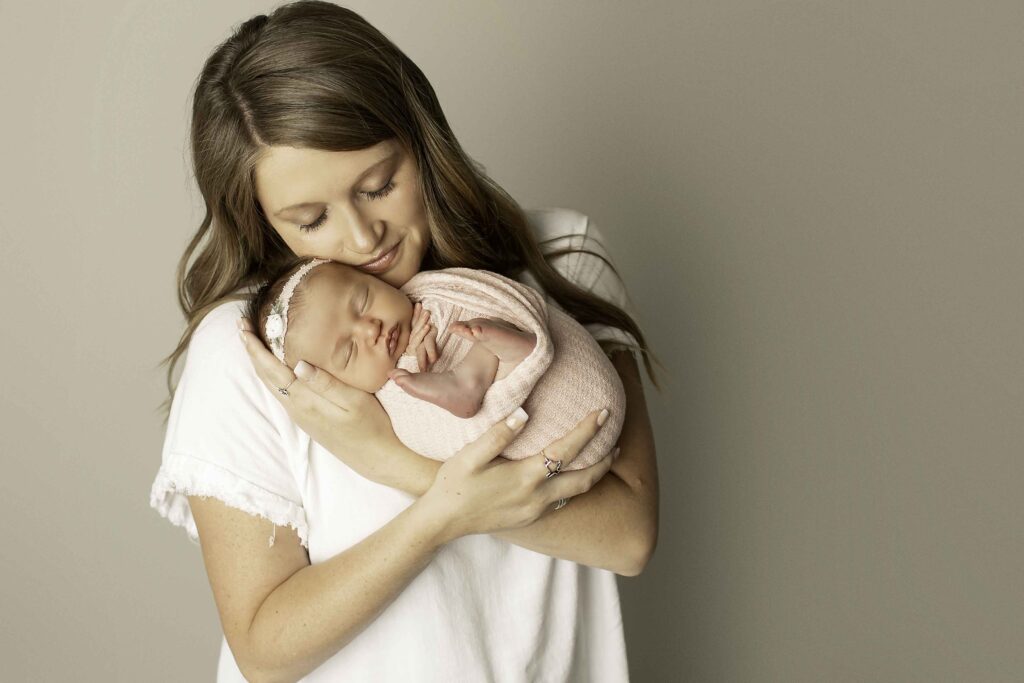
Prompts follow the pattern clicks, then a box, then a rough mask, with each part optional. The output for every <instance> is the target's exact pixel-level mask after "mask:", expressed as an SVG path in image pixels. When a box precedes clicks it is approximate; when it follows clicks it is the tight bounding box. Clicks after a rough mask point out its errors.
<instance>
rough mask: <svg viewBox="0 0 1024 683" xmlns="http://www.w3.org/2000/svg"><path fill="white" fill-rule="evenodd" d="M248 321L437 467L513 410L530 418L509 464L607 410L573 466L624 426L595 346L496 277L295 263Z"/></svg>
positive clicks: (554, 312)
mask: <svg viewBox="0 0 1024 683" xmlns="http://www.w3.org/2000/svg"><path fill="white" fill-rule="evenodd" d="M247 316H248V317H249V319H250V321H251V322H252V323H253V328H254V329H255V330H257V333H258V334H259V336H260V338H261V339H262V340H263V342H264V343H265V344H266V345H267V346H268V348H270V350H271V351H273V352H274V354H275V355H276V356H277V357H278V359H279V360H281V361H282V362H283V363H285V364H286V365H288V366H289V367H291V368H294V367H295V364H296V363H298V361H299V360H300V359H302V360H305V361H306V362H307V363H310V364H312V365H315V366H317V367H320V368H323V369H324V370H326V371H327V372H329V373H331V374H332V375H334V376H335V377H337V378H338V379H339V380H341V381H342V382H345V383H346V384H348V385H350V386H353V387H356V388H359V389H362V390H364V391H367V392H371V393H374V394H375V395H376V396H377V398H378V400H380V402H381V405H382V406H383V407H384V409H385V411H387V412H388V415H389V416H390V417H391V420H392V426H393V427H394V428H395V433H396V435H397V436H398V437H399V439H401V440H402V441H403V442H404V443H405V444H406V445H407V446H409V447H410V448H412V449H413V450H415V451H417V452H419V453H421V454H422V455H425V456H427V457H433V458H435V459H440V460H443V459H446V458H447V457H449V456H451V455H452V454H453V453H455V452H456V451H457V450H458V449H459V448H461V447H462V446H463V445H464V444H465V443H468V442H469V441H470V440H472V439H473V438H476V436H479V435H480V434H482V433H483V431H486V429H487V428H488V427H489V426H490V425H492V424H494V423H495V422H497V421H498V420H499V419H502V418H503V417H504V416H505V415H507V414H508V413H510V412H512V411H513V410H514V409H515V408H516V407H517V406H519V405H522V407H523V409H524V410H526V412H527V413H528V414H529V415H531V420H530V421H529V422H528V423H527V426H526V427H524V429H523V431H522V432H521V433H520V434H519V435H518V436H517V437H516V440H515V441H514V442H513V443H512V444H510V446H509V447H508V448H507V449H506V452H505V453H503V455H504V456H505V457H507V458H512V459H516V458H519V457H528V456H530V455H533V454H534V453H537V452H539V451H540V450H541V448H543V447H544V446H546V445H547V444H548V443H550V442H551V441H553V440H554V439H556V438H558V437H560V436H561V435H562V434H564V433H566V432H568V431H569V429H571V428H572V426H574V425H575V424H576V422H578V421H579V420H580V419H582V418H583V417H584V416H585V415H586V414H588V413H589V412H592V411H593V410H597V409H600V408H605V407H607V408H608V409H609V411H610V415H609V421H608V422H606V423H605V425H604V427H603V428H602V429H601V430H600V431H599V432H598V435H597V436H595V437H594V439H592V440H591V442H590V443H589V444H588V445H587V447H585V448H584V451H581V453H580V454H579V455H578V456H577V457H576V459H575V460H573V462H572V463H570V464H569V465H568V466H566V468H565V469H579V468H581V467H585V466H587V465H589V464H593V463H594V462H596V461H597V460H599V459H600V458H601V457H603V456H604V455H605V454H606V453H607V452H608V451H610V450H611V448H612V447H613V446H614V444H615V441H616V440H617V438H618V434H619V431H620V429H621V425H622V417H623V413H624V410H625V395H624V391H623V389H622V384H621V381H620V380H619V378H618V374H617V373H616V372H615V370H614V368H613V367H612V366H611V363H610V361H608V359H607V357H606V356H605V355H604V353H603V352H602V351H601V349H600V347H599V346H598V345H597V343H596V342H595V341H594V340H593V338H592V337H590V335H589V333H587V332H586V330H585V329H584V328H583V327H582V326H581V325H579V323H577V322H576V321H575V320H573V319H572V318H571V317H570V316H569V315H568V314H566V313H564V312H563V311H561V310H560V309H557V308H555V307H553V306H552V307H548V306H547V305H546V302H545V301H544V299H543V297H541V296H540V294H539V293H538V292H536V291H535V290H533V289H532V288H530V287H527V286H526V285H523V284H521V283H518V282H515V281H514V280H511V279H509V278H506V277H504V276H502V275H499V274H497V273H491V272H489V271H484V270H471V269H467V268H448V269H443V270H437V271H424V272H421V273H419V274H417V275H415V276H414V277H413V278H411V279H410V280H409V281H408V282H407V283H406V284H405V285H403V287H402V288H401V289H395V288H394V287H392V286H390V285H389V284H387V283H386V282H384V281H383V280H380V279H378V278H376V277H373V276H372V275H370V274H368V273H364V272H363V271H360V270H358V269H356V268H353V267H351V266H348V265H345V264H341V263H338V262H336V261H329V260H326V259H300V260H299V261H298V262H295V263H292V264H291V265H289V266H288V267H287V268H285V270H284V271H283V272H281V273H279V274H278V275H277V276H275V277H273V278H272V279H271V280H270V281H269V282H267V283H266V284H265V285H263V286H262V287H261V288H260V289H259V290H258V291H257V292H256V293H255V294H254V295H253V297H252V298H251V299H250V301H249V306H248V311H247ZM286 338H287V344H286V343H285V341H286ZM560 342H561V343H560ZM423 345H427V346H428V347H429V351H430V353H429V354H426V353H424V352H423V351H424V349H422V348H421V346H423ZM431 356H433V357H434V359H433V362H431ZM424 358H425V359H426V362H425V363H424V365H423V366H422V367H421V366H420V363H419V360H418V359H424ZM559 430H561V431H559ZM545 439H546V440H545Z"/></svg>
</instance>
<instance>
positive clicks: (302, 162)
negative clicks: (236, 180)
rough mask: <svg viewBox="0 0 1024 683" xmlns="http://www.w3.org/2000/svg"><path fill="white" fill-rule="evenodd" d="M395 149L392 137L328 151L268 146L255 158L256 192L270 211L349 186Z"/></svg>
mask: <svg viewBox="0 0 1024 683" xmlns="http://www.w3.org/2000/svg"><path fill="white" fill-rule="evenodd" d="M396 151H398V146H397V145H396V144H395V143H394V142H393V141H391V140H385V141H383V142H380V143H378V144H376V145H374V146H373V147H367V148H366V149H357V150H349V151H341V152H331V151H327V150H322V149H311V148H307V147H286V146H280V145H274V146H271V147H267V148H266V149H265V150H264V151H263V153H262V155H261V156H260V159H259V160H258V161H257V162H256V167H255V169H254V178H255V183H256V195H257V197H258V198H259V200H260V203H262V204H263V205H264V208H265V209H266V210H267V211H269V212H271V213H273V212H275V211H278V210H280V209H282V208H284V207H286V206H291V205H292V204H295V203H299V202H303V201H307V200H308V199H310V198H312V197H318V196H323V195H325V194H326V193H328V192H333V191H336V190H337V188H338V187H351V186H352V184H354V183H355V181H356V179H357V178H359V176H360V175H361V174H362V173H363V172H364V171H366V169H367V168H369V167H370V166H372V165H373V164H374V163H375V162H377V161H380V160H381V158H383V157H385V156H388V155H390V154H391V153H392V152H396Z"/></svg>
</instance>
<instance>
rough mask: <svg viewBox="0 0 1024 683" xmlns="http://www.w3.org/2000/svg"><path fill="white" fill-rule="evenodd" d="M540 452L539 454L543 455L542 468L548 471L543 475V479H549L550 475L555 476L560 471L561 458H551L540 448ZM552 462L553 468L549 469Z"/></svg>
mask: <svg viewBox="0 0 1024 683" xmlns="http://www.w3.org/2000/svg"><path fill="white" fill-rule="evenodd" d="M540 453H541V455H543V456H544V468H545V469H546V470H547V471H548V473H547V474H546V475H544V478H545V479H550V478H551V477H553V476H555V475H556V474H558V473H559V472H561V471H562V461H561V460H552V459H551V458H549V457H548V456H547V453H545V452H544V450H541V452H540ZM552 464H554V465H555V469H551V465H552Z"/></svg>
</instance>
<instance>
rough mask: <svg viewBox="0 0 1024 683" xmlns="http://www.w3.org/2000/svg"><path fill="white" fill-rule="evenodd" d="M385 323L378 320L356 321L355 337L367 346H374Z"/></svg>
mask: <svg viewBox="0 0 1024 683" xmlns="http://www.w3.org/2000/svg"><path fill="white" fill-rule="evenodd" d="M383 327H384V323H382V322H381V321H380V319H378V318H359V319H358V320H356V324H355V329H354V330H353V335H354V336H355V337H357V338H359V339H362V340H363V342H365V343H367V344H373V343H374V342H375V341H376V340H377V338H378V337H380V333H381V331H382V329H381V328H383Z"/></svg>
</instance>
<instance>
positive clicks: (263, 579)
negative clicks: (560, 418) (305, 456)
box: [188, 422, 608, 683]
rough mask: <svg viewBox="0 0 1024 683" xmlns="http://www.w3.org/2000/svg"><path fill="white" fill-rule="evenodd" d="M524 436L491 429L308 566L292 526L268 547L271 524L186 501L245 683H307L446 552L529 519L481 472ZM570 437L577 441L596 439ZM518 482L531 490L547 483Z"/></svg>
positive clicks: (494, 475) (490, 471) (502, 483)
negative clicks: (379, 520)
mask: <svg viewBox="0 0 1024 683" xmlns="http://www.w3.org/2000/svg"><path fill="white" fill-rule="evenodd" d="M521 429H522V424H520V425H519V426H517V427H515V428H512V427H510V426H509V425H508V424H507V423H506V422H499V423H497V424H496V425H494V426H492V427H491V428H490V429H489V430H488V431H487V432H485V433H484V435H483V436H482V437H481V438H480V439H478V440H476V441H474V442H472V443H470V444H467V445H466V446H465V447H463V448H462V449H461V450H460V451H459V452H458V453H456V454H455V455H454V456H452V457H451V458H450V459H449V460H447V461H446V462H445V463H444V467H443V468H441V469H440V471H439V473H438V477H437V483H436V485H435V486H432V487H431V488H430V489H429V490H428V491H427V492H426V493H425V494H424V495H423V496H421V497H420V498H418V499H417V500H415V501H413V503H412V504H411V505H410V506H408V507H407V508H406V509H404V510H403V511H402V512H400V513H399V514H398V515H396V516H395V517H394V518H392V519H391V521H389V522H388V523H387V524H385V525H384V526H382V527H381V528H380V529H378V530H377V531H375V532H374V533H372V534H370V535H369V536H367V537H366V538H364V539H363V540H362V541H360V542H359V543H357V544H355V545H353V546H352V547H350V548H348V549H346V550H344V551H342V552H340V553H338V554H337V555H335V556H333V557H331V558H330V559H328V560H325V561H324V562H318V563H317V564H315V565H313V564H310V561H309V556H308V554H307V553H306V551H305V549H304V548H303V547H302V545H301V544H300V542H299V537H298V534H296V533H295V531H294V530H292V529H291V528H289V527H282V528H281V529H280V530H277V531H276V533H275V543H274V545H273V546H268V545H267V542H266V538H267V530H266V527H267V520H265V519H263V518H261V517H257V516H256V515H251V514H249V513H246V512H243V511H241V510H237V509H235V508H232V507H229V506H228V505H226V504H225V503H223V502H221V501H220V500H218V499H217V498H213V497H197V496H191V495H190V496H188V501H189V507H190V508H191V510H192V516H193V519H194V520H195V523H196V529H197V530H198V532H199V541H200V545H201V547H202V551H203V561H204V563H205V565H206V572H207V576H208V578H209V581H210V587H211V589H212V590H213V596H214V601H215V602H216V604H217V610H218V613H219V615H220V620H221V625H222V627H223V630H224V636H225V638H226V639H227V641H228V645H229V646H230V648H231V652H232V654H233V655H234V657H235V662H236V663H237V664H238V667H239V669H240V670H241V671H242V673H243V674H244V675H245V677H246V680H249V681H256V682H259V683H263V682H264V681H268V682H269V681H273V682H277V681H296V680H298V679H300V678H302V677H303V676H305V675H306V674H308V673H310V672H311V671H313V670H314V669H316V668H317V667H318V666H320V665H321V664H322V663H323V662H324V661H326V660H327V659H329V658H330V657H331V656H333V655H334V653H336V652H338V651H339V650H341V649H342V648H343V647H345V646H346V645H347V644H348V643H349V642H350V641H351V640H352V639H353V638H355V637H356V636H357V635H358V634H359V633H361V632H362V631H363V629H365V628H366V627H367V626H368V625H369V624H371V623H372V622H373V621H374V620H375V619H376V618H377V617H378V616H380V614H381V613H382V612H383V611H384V610H385V609H386V608H387V607H388V605H390V604H391V603H392V602H393V601H394V600H395V598H396V597H397V596H398V594H399V593H401V592H402V591H403V590H404V589H405V588H406V586H408V585H409V583H411V582H412V579H413V578H415V577H416V576H417V575H419V573H420V572H421V571H423V569H424V568H425V567H426V566H427V565H428V564H430V562H431V560H432V559H433V557H434V555H435V553H436V552H437V550H438V549H439V548H440V547H441V546H442V545H444V544H445V543H447V542H449V541H451V540H453V539H455V538H459V537H461V536H464V535H467V534H474V533H488V532H491V531H493V530H495V529H503V528H507V527H510V526H520V525H523V524H529V523H530V522H532V521H534V520H535V519H536V517H537V515H536V514H534V513H533V512H530V511H524V510H523V509H522V505H521V504H520V501H519V497H518V496H517V495H516V493H515V490H514V489H515V487H510V486H509V485H508V482H507V481H506V480H505V479H504V477H503V475H502V474H501V473H498V472H495V470H494V468H488V467H487V463H489V462H490V461H491V460H493V459H494V458H495V457H496V456H497V454H498V453H500V452H501V451H502V450H503V449H504V448H505V447H507V446H508V444H509V443H511V441H512V439H513V438H515V436H516V434H518V433H519V432H520V431H521ZM577 431H580V434H579V435H578V437H577V441H581V440H585V439H589V438H590V437H591V436H592V435H593V430H589V429H587V430H577ZM562 441H564V439H563V440H560V442H562ZM556 443H558V447H559V448H564V445H563V444H561V443H559V442H556ZM607 464H608V463H607V460H606V461H605V463H604V468H605V469H602V470H599V471H600V473H601V474H603V473H604V472H605V471H606V470H607ZM575 474H578V473H575ZM581 478H585V477H581ZM523 479H524V484H525V485H529V486H533V485H534V483H535V481H536V480H538V479H540V480H542V479H543V476H541V475H539V474H538V475H537V476H536V477H534V476H529V477H524V478H523Z"/></svg>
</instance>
